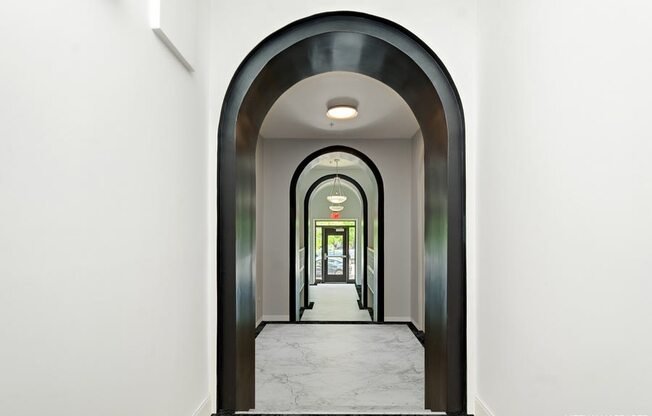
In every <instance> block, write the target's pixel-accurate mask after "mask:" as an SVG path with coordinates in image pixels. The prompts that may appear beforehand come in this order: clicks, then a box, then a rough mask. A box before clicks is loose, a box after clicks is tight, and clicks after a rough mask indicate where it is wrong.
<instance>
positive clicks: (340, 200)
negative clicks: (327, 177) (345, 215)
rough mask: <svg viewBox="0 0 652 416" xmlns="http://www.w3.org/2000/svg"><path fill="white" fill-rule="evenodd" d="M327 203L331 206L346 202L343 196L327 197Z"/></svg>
mask: <svg viewBox="0 0 652 416" xmlns="http://www.w3.org/2000/svg"><path fill="white" fill-rule="evenodd" d="M326 199H327V200H328V202H331V203H333V204H341V203H343V202H344V201H346V196H344V195H329V196H327V197H326Z"/></svg>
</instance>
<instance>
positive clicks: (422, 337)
mask: <svg viewBox="0 0 652 416" xmlns="http://www.w3.org/2000/svg"><path fill="white" fill-rule="evenodd" d="M267 324H275V325H279V324H280V325H407V327H408V328H410V331H412V334H414V336H415V337H416V339H417V340H418V341H419V343H420V344H421V345H422V346H424V345H425V342H426V334H425V332H423V331H419V330H418V329H417V327H416V326H414V324H413V323H412V322H369V321H299V322H289V321H263V322H261V323H260V325H258V326H257V327H256V336H258V334H260V333H261V332H262V331H263V329H264V328H265V325H267Z"/></svg>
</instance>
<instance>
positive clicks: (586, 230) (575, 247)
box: [477, 0, 652, 416]
mask: <svg viewBox="0 0 652 416" xmlns="http://www.w3.org/2000/svg"><path fill="white" fill-rule="evenodd" d="M650 16H652V3H650V2H648V1H624V2H609V1H574V2H544V1H531V2H521V1H510V0H500V1H494V0H492V1H481V2H480V11H479V22H480V31H479V36H478V37H479V41H480V45H479V52H480V66H479V76H480V80H479V82H480V102H479V106H478V111H479V115H480V124H479V128H478V132H480V135H479V144H480V147H479V150H478V164H479V166H478V190H479V193H478V207H479V209H478V228H479V229H478V243H477V245H478V265H477V270H478V273H479V278H478V282H479V285H480V286H479V295H478V328H479V333H478V396H479V397H480V398H481V399H482V400H483V401H484V403H485V404H486V407H487V409H491V411H493V413H494V414H495V416H512V415H522V414H529V415H563V414H625V415H628V414H629V415H631V414H650V413H652V395H651V394H650V389H651V388H652V386H651V384H650V375H651V374H652V355H651V354H650V351H652V331H650V328H652V311H651V307H650V305H651V302H650V293H652V279H650V277H651V275H652V274H651V272H650V270H652V256H651V253H652V237H651V235H652V217H651V216H650V213H651V212H652V165H651V164H650V155H652V140H651V138H652V136H651V134H650V123H649V120H650V109H651V108H652V101H651V98H650V97H652V83H651V82H650V74H652V55H651V53H650V51H651V48H652V25H651V24H650V23H651V22H650Z"/></svg>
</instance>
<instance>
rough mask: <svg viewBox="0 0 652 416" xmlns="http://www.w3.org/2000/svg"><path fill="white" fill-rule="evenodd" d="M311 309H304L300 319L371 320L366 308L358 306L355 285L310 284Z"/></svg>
mask: <svg viewBox="0 0 652 416" xmlns="http://www.w3.org/2000/svg"><path fill="white" fill-rule="evenodd" d="M308 294H309V297H310V301H311V302H315V305H314V306H313V308H312V309H306V310H305V311H304V312H303V316H302V317H301V320H302V321H371V316H370V315H369V312H368V311H366V310H360V308H359V307H358V292H356V290H355V285H352V284H343V283H342V284H338V283H330V284H329V283H321V284H318V285H317V286H310V290H309V291H308Z"/></svg>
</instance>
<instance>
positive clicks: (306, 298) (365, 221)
mask: <svg viewBox="0 0 652 416" xmlns="http://www.w3.org/2000/svg"><path fill="white" fill-rule="evenodd" d="M334 177H335V174H334V173H332V174H328V175H324V176H322V177H321V178H319V179H317V180H316V181H315V182H314V183H313V184H312V185H310V187H309V188H308V190H307V191H306V196H305V197H304V200H303V225H304V227H303V241H308V239H309V238H308V234H309V233H308V222H309V207H310V197H311V195H312V193H313V192H314V191H315V189H317V188H318V187H319V185H321V184H322V183H324V182H327V181H330V180H332V179H333V178H334ZM339 177H340V178H341V179H342V180H344V181H345V182H348V183H349V184H351V185H352V186H353V187H354V188H355V189H356V190H357V191H358V194H359V195H360V199H361V200H362V247H363V250H362V270H363V272H362V273H363V277H362V290H364V292H366V288H367V285H368V270H367V250H366V248H367V247H368V246H369V233H368V228H367V227H368V226H369V201H368V199H367V194H366V193H365V191H364V188H363V187H362V185H360V183H358V181H356V180H355V179H353V178H352V177H350V176H347V175H344V174H341V173H340V174H339ZM295 193H296V187H295ZM378 194H379V198H378V199H379V202H380V201H381V200H382V199H384V197H382V196H380V195H381V194H383V191H382V188H381V189H380V190H379V191H378ZM295 206H296V204H292V203H291V204H290V207H295ZM290 211H292V209H290ZM295 215H296V214H295ZM292 218H293V217H292V213H290V235H296V221H292ZM378 223H379V227H381V226H380V224H381V223H384V218H383V216H382V215H381V212H380V210H379V213H378ZM291 251H293V252H295V253H296V250H291ZM378 255H379V260H378V268H379V270H381V269H384V253H383V252H381V251H379V253H378ZM293 257H294V256H293V255H290V264H294V263H293V260H292V259H293ZM295 261H296V259H295ZM309 261H310V260H309V251H308V250H304V259H303V264H305V265H307V264H308V262H309ZM295 270H296V269H295V268H294V267H290V321H298V320H299V318H298V317H296V316H294V317H293V316H292V312H294V311H296V303H295V302H292V300H293V299H296V297H295V296H293V295H294V294H295V293H296V291H297V288H296V281H297V279H296V272H295ZM305 270H306V272H305V273H304V276H303V286H304V288H305V291H304V293H303V304H304V305H308V304H309V303H310V295H309V289H310V282H309V280H310V276H309V268H307V267H306V269H305ZM377 274H379V275H381V276H383V273H382V272H380V273H377ZM381 281H382V283H381ZM381 281H379V282H378V286H379V287H380V286H384V281H383V280H382V279H381ZM383 291H384V289H383ZM364 292H362V299H360V301H361V303H362V307H363V308H366V309H367V308H368V297H367V296H366V294H365V293H364ZM382 303H383V299H382V298H380V299H378V304H379V305H381V304H382ZM383 306H384V305H383ZM380 309H381V310H383V309H384V308H382V307H381V308H380ZM295 313H296V312H295ZM378 316H379V317H380V316H381V315H380V314H378ZM293 318H294V319H293ZM372 319H373V317H372ZM379 322H382V321H379Z"/></svg>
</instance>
